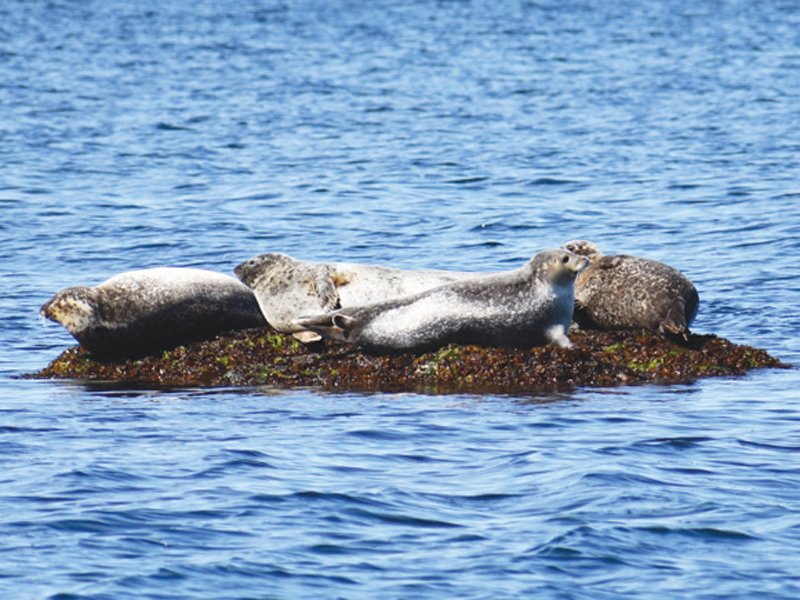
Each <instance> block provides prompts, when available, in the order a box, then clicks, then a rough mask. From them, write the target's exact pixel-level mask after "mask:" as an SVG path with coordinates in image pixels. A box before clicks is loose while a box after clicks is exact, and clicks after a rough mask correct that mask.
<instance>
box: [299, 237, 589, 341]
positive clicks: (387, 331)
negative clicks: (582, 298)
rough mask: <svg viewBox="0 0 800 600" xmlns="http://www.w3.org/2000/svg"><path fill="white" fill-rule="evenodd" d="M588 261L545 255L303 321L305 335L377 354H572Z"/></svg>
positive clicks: (572, 256)
mask: <svg viewBox="0 0 800 600" xmlns="http://www.w3.org/2000/svg"><path fill="white" fill-rule="evenodd" d="M587 263H588V260H587V259H586V258H584V257H581V256H577V255H575V254H573V253H571V252H566V251H564V250H560V249H558V250H546V251H543V252H540V253H539V254H537V255H536V256H535V257H533V258H532V259H530V260H529V261H528V262H527V263H526V264H525V265H524V266H522V267H521V268H519V269H515V270H513V271H508V272H505V273H493V274H488V275H484V276H480V277H475V276H473V277H472V278H470V279H467V280H464V281H455V282H451V283H446V284H443V285H441V286H438V287H435V288H433V289H429V290H427V291H424V292H421V293H419V294H414V295H411V296H406V297H403V298H395V299H391V300H386V301H383V302H377V303H373V304H369V305H366V306H360V307H352V308H343V309H340V310H337V311H334V312H330V313H327V314H324V315H316V316H307V317H299V318H297V319H296V320H295V323H296V326H297V327H299V328H304V329H310V330H312V331H316V332H317V333H319V334H321V335H323V336H325V337H327V338H331V339H334V340H339V341H342V342H349V343H353V344H357V345H359V346H362V347H364V348H365V349H367V350H369V351H373V352H409V351H423V350H430V349H434V348H437V347H440V346H444V345H447V344H478V345H482V346H505V347H531V346H536V345H543V344H547V343H553V344H557V345H559V346H562V347H570V346H571V343H570V341H569V339H568V338H567V329H568V328H569V325H570V323H571V321H572V310H573V303H574V289H573V288H574V282H575V277H576V275H577V274H578V272H579V271H580V270H581V269H582V268H584V267H585V266H586V264H587Z"/></svg>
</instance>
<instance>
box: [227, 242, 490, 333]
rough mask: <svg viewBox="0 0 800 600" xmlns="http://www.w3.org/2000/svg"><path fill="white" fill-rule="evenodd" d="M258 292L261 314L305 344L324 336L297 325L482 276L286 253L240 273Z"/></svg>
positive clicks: (265, 258) (263, 259)
mask: <svg viewBox="0 0 800 600" xmlns="http://www.w3.org/2000/svg"><path fill="white" fill-rule="evenodd" d="M234 273H235V274H236V276H237V277H238V278H239V279H240V280H241V281H242V282H243V283H245V284H246V285H248V286H249V287H251V288H252V289H253V291H254V292H255V296H256V299H257V300H258V304H259V306H260V307H261V312H262V313H263V315H264V318H265V319H266V320H267V322H268V323H269V324H270V325H272V326H273V327H274V328H275V329H277V330H278V331H281V332H283V333H294V334H295V335H296V337H298V339H300V340H302V341H306V342H309V341H315V340H319V339H320V336H319V335H318V334H315V333H312V332H310V331H298V328H297V326H296V325H295V324H294V323H293V319H295V318H296V317H298V316H300V315H311V314H317V313H319V312H330V311H333V310H336V309H339V308H346V307H350V306H360V305H363V304H371V303H374V302H380V301H383V300H388V299H389V298H395V297H400V296H407V295H410V294H416V293H419V292H422V291H424V290H428V289H430V288H433V287H436V286H437V285H441V284H443V283H448V282H451V281H457V280H460V279H466V278H469V277H472V276H475V275H477V273H465V272H461V271H439V270H418V271H409V270H403V269H395V268H390V267H382V266H376V265H363V264H357V263H346V262H307V261H302V260H297V259H295V258H292V257H291V256H288V255H286V254H282V253H277V252H276V253H270V254H262V255H260V256H256V257H254V258H251V259H250V260H247V261H245V262H243V263H242V264H240V265H239V266H237V267H236V268H235V269H234Z"/></svg>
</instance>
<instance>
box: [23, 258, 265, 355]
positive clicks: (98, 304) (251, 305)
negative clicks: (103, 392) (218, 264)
mask: <svg viewBox="0 0 800 600" xmlns="http://www.w3.org/2000/svg"><path fill="white" fill-rule="evenodd" d="M39 312H40V314H41V315H42V316H43V317H46V318H48V319H50V320H51V321H56V322H57V323H60V324H61V325H63V326H64V327H65V328H66V329H67V331H69V332H70V333H71V334H72V336H73V337H74V338H75V339H76V340H78V342H79V343H80V344H81V346H83V347H84V348H86V349H87V350H89V352H91V353H92V354H95V355H97V356H137V355H142V354H147V353H151V352H155V351H158V350H163V349H166V348H171V347H174V346H178V345H180V344H184V343H187V342H190V341H195V340H200V339H208V338H211V337H214V336H215V335H217V334H218V333H221V332H223V331H228V330H234V329H246V328H249V327H263V326H265V325H266V323H265V322H264V317H263V316H262V315H261V311H260V310H259V308H258V303H257V302H256V299H255V297H254V296H253V292H252V291H251V290H250V289H249V288H248V287H247V286H245V285H244V284H242V283H241V282H239V281H237V280H236V279H234V278H233V277H229V276H228V275H223V274H221V273H215V272H213V271H206V270H202V269H182V268H155V269H142V270H137V271H129V272H126V273H121V274H119V275H116V276H114V277H112V278H111V279H109V280H107V281H105V282H103V283H101V284H100V285H98V286H96V287H84V286H76V287H69V288H66V289H63V290H61V291H60V292H58V293H57V294H56V295H55V296H53V298H52V299H51V300H49V301H48V302H47V303H45V304H44V305H43V306H42V308H41V310H40V311H39Z"/></svg>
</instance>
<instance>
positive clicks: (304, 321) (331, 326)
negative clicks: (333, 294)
mask: <svg viewBox="0 0 800 600" xmlns="http://www.w3.org/2000/svg"><path fill="white" fill-rule="evenodd" d="M354 322H355V319H353V318H352V317H348V316H347V315H343V314H341V313H326V314H324V315H315V316H310V317H297V318H296V319H292V321H291V323H290V324H291V326H292V327H297V329H298V330H307V331H313V332H315V333H318V334H319V335H321V336H322V337H325V338H328V339H331V340H338V341H340V342H346V341H348V338H349V337H350V332H351V331H352V329H353V324H354Z"/></svg>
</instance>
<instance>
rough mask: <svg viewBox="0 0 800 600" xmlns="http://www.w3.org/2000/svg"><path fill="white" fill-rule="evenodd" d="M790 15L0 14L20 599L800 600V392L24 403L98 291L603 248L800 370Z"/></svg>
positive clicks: (49, 8)
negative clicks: (57, 319) (685, 283)
mask: <svg viewBox="0 0 800 600" xmlns="http://www.w3.org/2000/svg"><path fill="white" fill-rule="evenodd" d="M798 31H800V8H798V7H797V6H796V5H795V4H793V3H791V2H785V1H780V0H767V1H765V2H759V3H753V2H744V1H740V0H731V1H730V2H724V3H715V4H710V3H709V4H703V3H700V4H697V3H695V4H688V3H683V2H653V1H650V0H645V1H644V2H630V1H626V0H623V1H622V2H613V3H612V2H593V1H589V2H551V1H547V0H546V1H543V2H526V1H523V0H519V1H517V0H512V1H510V2H495V1H489V0H471V1H464V2H460V1H454V2H427V1H423V0H407V1H402V2H389V1H383V0H378V1H377V2H370V3H360V2H349V1H346V0H334V1H331V2H322V1H317V0H298V1H296V2H278V1H271V0H266V1H263V2H261V1H259V2H256V1H250V0H248V1H245V2H239V3H236V4H235V5H233V4H231V3H219V2H210V1H206V0H199V1H194V2H185V1H182V0H177V1H175V2H162V3H153V2H122V1H119V0H110V1H108V2H95V3H86V2H61V1H49V0H32V1H27V2H18V1H15V0H12V1H10V2H3V3H2V4H0V107H2V112H0V115H2V118H0V140H2V141H1V142H0V162H1V164H2V166H3V168H2V170H0V214H1V215H2V219H0V281H1V282H2V290H3V293H2V295H0V345H2V347H3V352H2V354H0V385H1V386H2V387H0V450H2V452H0V466H2V476H0V482H2V492H0V509H1V511H2V514H3V518H2V519H0V534H2V535H1V536H0V539H2V541H0V551H2V553H3V555H4V557H5V560H4V561H3V563H2V566H0V593H2V594H3V595H4V596H7V597H19V598H49V597H52V598H57V597H60V598H65V597H83V598H110V597H147V598H186V597H192V598H201V597H207V598H218V597H231V598H244V597H264V596H268V597H286V598H294V597H306V596H311V595H317V596H322V597H347V598H374V597H376V596H385V597H391V598H400V597H415V598H418V597H419V598H423V597H432V598H433V597H436V598H440V597H443V596H446V597H459V598H512V597H513V598H518V597H537V598H551V597H552V598H556V597H559V598H564V597H569V598H592V599H597V598H601V599H602V598H619V597H620V596H626V597H652V596H654V595H656V596H658V597H659V598H676V599H677V598H687V597H691V598H720V597H726V598H727V597H755V596H758V597H760V598H794V597H797V596H798V595H800V580H798V578H797V574H796V571H797V568H796V560H795V557H796V548H797V547H798V545H800V529H799V528H798V520H797V514H800V500H799V499H800V483H798V482H800V465H799V464H798V462H797V460H796V457H797V451H798V447H800V445H799V444H798V442H797V437H798V436H797V431H798V427H800V410H799V409H798V393H797V390H798V389H800V376H798V370H797V368H796V367H793V368H790V369H760V370H757V371H753V372H751V373H750V374H747V375H744V376H736V377H720V378H704V379H700V380H697V381H695V382H694V383H688V384H677V385H641V386H624V387H618V388H585V387H577V388H574V389H569V390H561V391H555V392H554V391H550V392H537V393H535V394H526V395H522V394H518V393H513V392H512V393H505V394H497V393H477V392H475V391H473V392H470V393H460V394H450V395H446V396H442V395H435V394H430V395H429V394H425V393H420V392H419V391H408V390H407V391H403V392H393V393H386V392H382V393H377V392H367V391H362V392H354V391H349V392H336V393H330V392H325V391H321V390H320V389H319V388H317V387H314V388H299V389H292V390H287V389H282V388H275V387H258V388H254V387H243V388H239V387H221V388H213V389H203V388H197V387H183V388H171V389H160V388H158V387H157V386H149V387H147V386H146V387H141V386H140V387H128V388H123V389H120V388H119V387H108V386H106V385H104V384H100V383H83V382H75V381H67V382H65V381H58V382H55V381H49V380H44V381H40V380H26V379H20V378H19V377H20V376H21V375H23V374H25V373H31V372H34V371H36V370H38V369H41V368H42V367H43V366H45V365H47V364H49V363H50V362H51V361H52V360H53V359H55V358H56V357H57V356H58V355H59V354H60V353H61V352H63V351H64V350H65V349H66V348H68V347H69V346H71V345H73V341H72V339H71V338H70V337H69V335H68V334H67V333H66V331H64V330H63V329H62V328H60V327H58V326H55V325H53V324H44V325H43V324H42V323H40V321H39V319H38V316H37V310H38V307H39V306H40V305H41V304H42V303H43V302H44V301H46V300H47V299H48V298H50V297H51V296H52V295H53V293H54V292H55V291H57V290H59V289H61V288H63V287H67V286H69V285H77V284H91V285H93V284H96V283H99V282H100V281H103V280H105V279H107V278H108V277H109V276H111V275H113V274H115V273H119V272H122V271H127V270H131V269H134V268H144V267H151V266H163V265H173V266H190V267H201V268H210V269H215V270H219V271H222V272H226V273H230V272H231V271H232V269H233V267H234V266H235V265H237V264H239V263H241V262H242V261H243V260H245V259H247V258H250V257H252V256H255V255H257V254H261V253H264V252H286V253H289V254H291V255H293V256H297V257H298V258H303V259H307V260H346V261H355V262H371V263H381V264H389V265H394V266H399V267H408V268H422V267H432V268H450V269H459V270H468V269H469V270H486V271H490V270H500V269H510V268H513V267H516V266H518V265H520V264H522V262H523V261H525V260H526V259H528V258H529V257H530V256H532V255H533V254H534V253H536V252H537V251H538V250H541V249H543V248H548V247H555V246H558V245H560V244H562V243H563V242H565V241H567V240H571V239H576V238H585V239H590V240H593V241H595V242H597V243H598V244H599V245H600V246H601V247H602V248H603V250H604V251H606V252H607V253H621V252H625V253H630V254H635V255H640V256H646V257H649V258H654V259H656V260H661V261H664V262H667V263H668V264H670V265H673V266H675V267H676V268H678V269H680V270H681V271H683V272H684V273H686V274H687V275H688V276H689V277H690V278H691V279H692V281H693V282H694V283H695V285H696V286H697V288H698V290H699V292H700V296H701V305H700V312H699V315H698V317H697V320H696V322H695V323H694V325H693V330H694V331H696V332H697V333H698V334H716V335H718V336H720V337H723V338H727V339H729V340H731V341H732V342H734V343H737V344H748V345H752V346H756V347H759V348H764V349H765V350H767V351H768V352H769V353H770V354H771V355H772V356H775V357H776V358H778V359H780V360H781V361H783V362H784V363H787V364H791V365H797V364H800V343H799V342H798V340H800V336H799V335H798V332H799V331H800V316H799V313H798V310H797V306H798V298H800V283H798V282H799V281H800V270H798V268H797V260H796V257H797V256H798V254H800V202H798V200H799V199H800V189H799V188H798V183H797V174H798V173H800V158H799V157H800V137H799V135H798V131H797V125H796V124H797V123H798V122H800V77H798V73H800V71H799V69H800V58H799V57H800V51H799V48H800V37H799V34H798Z"/></svg>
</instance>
